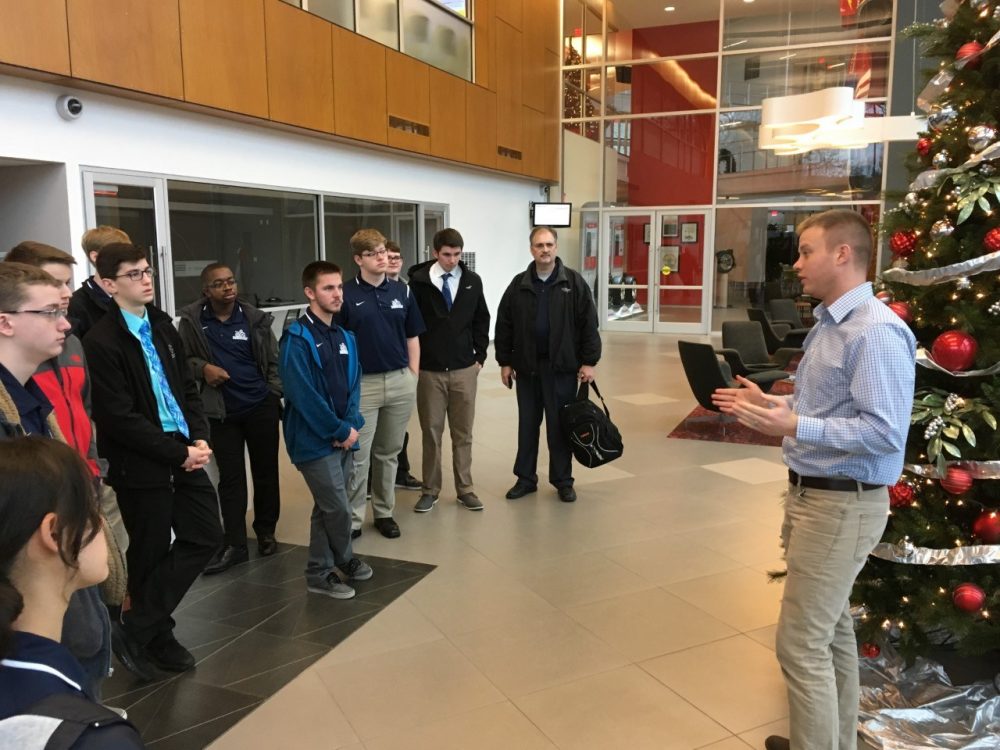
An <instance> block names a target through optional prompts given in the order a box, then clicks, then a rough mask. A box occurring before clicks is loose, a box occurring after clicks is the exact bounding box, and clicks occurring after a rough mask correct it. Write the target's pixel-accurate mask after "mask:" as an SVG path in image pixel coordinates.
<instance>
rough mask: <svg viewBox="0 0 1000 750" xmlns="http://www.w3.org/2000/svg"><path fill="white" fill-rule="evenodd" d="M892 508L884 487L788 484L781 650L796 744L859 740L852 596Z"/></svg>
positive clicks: (846, 746)
mask: <svg viewBox="0 0 1000 750" xmlns="http://www.w3.org/2000/svg"><path fill="white" fill-rule="evenodd" d="M888 516H889V493H888V491H887V490H886V488H885V487H880V488H878V489H874V490H869V491H867V492H865V491H856V492H834V491H829V490H815V489H811V488H806V487H796V486H791V487H789V491H788V495H787V499H786V501H785V520H784V523H783V525H782V528H781V539H782V543H783V545H784V547H785V559H786V561H787V563H788V577H787V578H786V579H785V593H784V596H783V598H782V601H781V615H780V617H779V618H778V633H777V653H778V662H779V663H780V664H781V671H782V672H783V673H784V676H785V683H786V685H787V687H788V707H789V724H790V728H791V734H790V737H789V739H790V740H791V743H790V744H791V747H792V748H793V749H795V748H802V749H803V750H806V749H808V750H855V748H856V747H857V742H858V699H859V692H860V688H859V684H858V646H857V641H856V639H855V635H854V622H853V620H852V619H851V613H850V603H849V597H850V595H851V588H852V587H853V585H854V579H855V578H857V576H858V573H859V572H861V568H862V567H863V566H864V564H865V560H866V559H867V558H868V554H869V553H870V552H871V551H872V549H874V547H875V545H876V544H878V540H879V539H880V538H881V537H882V532H883V531H884V530H885V525H886V521H887V520H888Z"/></svg>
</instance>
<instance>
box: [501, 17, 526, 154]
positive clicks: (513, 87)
mask: <svg viewBox="0 0 1000 750" xmlns="http://www.w3.org/2000/svg"><path fill="white" fill-rule="evenodd" d="M496 31H497V60H499V61H503V64H502V65H498V66H497V145H499V146H504V147H506V148H510V149H515V150H518V151H519V150H520V149H521V140H522V132H523V127H522V119H523V113H522V112H521V107H522V105H523V86H522V70H523V59H524V58H523V55H522V41H521V32H520V31H518V30H517V29H514V28H512V27H511V26H509V25H508V24H506V23H504V22H503V21H497V25H496ZM501 168H504V167H501Z"/></svg>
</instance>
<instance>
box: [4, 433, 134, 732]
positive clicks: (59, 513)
mask: <svg viewBox="0 0 1000 750" xmlns="http://www.w3.org/2000/svg"><path fill="white" fill-rule="evenodd" d="M0 478H2V479H0V747H5V748H6V747H17V748H34V747H38V748H41V747H45V745H46V742H47V741H48V740H49V738H50V737H51V736H52V734H53V733H54V732H55V731H56V730H57V729H58V731H59V732H73V733H74V734H78V735H79V736H78V738H76V739H75V740H74V741H73V742H72V744H69V745H64V746H67V747H72V748H73V750H90V749H91V748H101V749H102V750H132V749H133V748H142V747H144V745H143V743H142V740H141V739H140V738H139V734H138V732H137V731H136V730H135V728H134V727H133V726H132V725H131V724H130V723H128V722H127V721H125V720H124V719H122V718H121V717H120V716H118V715H117V714H115V713H114V712H112V711H109V710H108V709H106V708H103V707H102V706H99V705H97V704H95V703H92V702H90V701H89V700H87V699H86V698H85V697H84V694H83V691H82V689H81V688H82V685H83V682H84V680H85V676H84V672H83V669H82V668H81V667H80V665H79V663H78V662H77V661H76V660H75V659H74V658H73V656H72V655H70V653H69V651H68V650H67V649H66V648H65V647H64V646H63V645H62V644H61V643H60V640H61V637H62V624H63V616H64V615H65V613H66V607H67V605H68V603H69V598H70V596H72V595H73V592H75V591H77V590H78V589H81V588H84V587H86V586H93V585H94V584H97V583H100V582H101V581H102V580H104V578H105V577H106V576H107V575H108V557H107V555H108V553H107V544H106V542H105V540H104V531H103V527H102V524H101V518H100V514H99V513H98V506H97V499H96V496H95V494H94V485H93V481H92V479H91V476H90V474H89V471H88V469H87V466H86V465H85V464H84V463H83V461H82V460H81V459H80V457H79V456H78V455H77V454H76V452H75V451H74V450H73V449H72V448H70V447H68V446H66V445H64V444H62V443H59V442H56V441H54V440H48V439H46V438H39V437H26V438H20V439H17V440H8V441H0Z"/></svg>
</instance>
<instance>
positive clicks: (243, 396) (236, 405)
mask: <svg viewBox="0 0 1000 750" xmlns="http://www.w3.org/2000/svg"><path fill="white" fill-rule="evenodd" d="M201 286H202V294H203V296H202V297H201V299H199V300H198V301H197V302H192V303H191V304H190V305H188V306H187V307H183V308H181V309H180V310H178V311H177V315H178V316H179V317H180V322H179V323H178V326H177V327H178V330H179V332H180V335H181V340H182V341H183V342H184V348H185V349H186V351H187V362H188V366H189V367H190V368H191V376H192V377H193V378H194V379H195V381H196V382H197V383H198V385H199V387H200V388H201V399H202V402H203V403H204V406H205V416H206V417H208V424H209V430H210V432H211V434H212V446H213V448H214V450H215V459H216V462H217V464H218V467H219V505H220V507H221V509H222V527H223V530H224V533H225V544H224V545H223V547H222V549H221V550H219V552H218V554H217V555H216V556H215V557H214V558H213V559H212V561H211V562H210V563H209V564H208V566H207V567H206V568H205V573H206V575H214V574H216V573H222V572H223V571H226V570H229V568H231V567H233V566H234V565H239V564H241V563H245V562H247V560H249V559H250V553H249V551H248V550H247V527H246V514H247V504H248V502H247V501H248V495H247V467H246V460H245V458H244V453H245V452H246V453H249V455H250V473H251V475H252V476H253V514H254V521H253V528H254V532H255V533H256V535H257V551H258V553H259V554H260V555H261V556H262V557H266V556H268V555H273V554H274V553H275V552H277V550H278V542H277V541H276V540H275V538H274V531H275V527H276V526H277V524H278V514H279V512H280V506H281V498H280V488H279V484H280V483H279V480H278V422H279V421H280V419H281V396H282V386H281V378H280V377H279V376H278V342H277V340H276V339H275V337H274V332H273V331H272V330H271V325H272V324H273V322H274V318H273V317H272V316H271V314H270V313H267V312H264V311H263V310H258V309H257V308H256V307H254V306H253V305H251V304H250V303H248V302H244V301H243V300H240V299H239V287H238V286H237V284H236V278H235V277H234V275H233V271H232V269H231V268H229V266H227V265H226V264H225V263H209V264H208V265H207V266H205V268H204V269H202V272H201Z"/></svg>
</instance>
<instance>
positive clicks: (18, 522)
mask: <svg viewBox="0 0 1000 750" xmlns="http://www.w3.org/2000/svg"><path fill="white" fill-rule="evenodd" d="M0 478H2V479H0V656H6V655H7V653H8V651H9V649H10V645H11V637H12V634H13V631H12V628H11V626H12V624H13V623H14V621H15V620H16V619H17V618H18V616H20V614H21V610H22V609H23V608H24V600H23V599H22V598H21V594H20V592H19V591H18V590H17V589H16V588H14V585H13V583H11V580H10V575H11V568H12V567H13V565H14V562H15V561H16V560H17V557H18V555H19V554H20V553H21V550H23V549H24V546H25V545H26V544H27V543H28V540H29V539H31V536H32V534H34V533H35V531H36V530H37V529H38V527H39V526H40V525H41V523H42V519H44V518H45V515H46V514H47V513H55V515H56V523H55V529H54V532H55V536H56V539H57V541H58V544H59V557H61V558H62V561H63V562H64V563H66V565H67V566H68V567H72V568H75V567H76V566H77V561H78V558H79V557H80V550H82V549H83V548H84V547H85V546H86V545H87V544H88V543H89V542H90V541H91V540H92V539H93V538H94V537H95V536H97V534H98V532H100V530H101V516H100V513H99V511H98V506H97V494H96V492H95V487H94V478H93V475H92V474H91V472H90V469H89V468H88V467H87V464H85V463H84V462H83V459H81V458H80V456H79V455H78V454H77V452H76V451H75V450H73V449H72V448H70V447H69V446H68V445H65V444H64V443H60V442H58V441H56V440H49V439H48V438H42V437H23V438H16V439H14V440H0Z"/></svg>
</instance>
